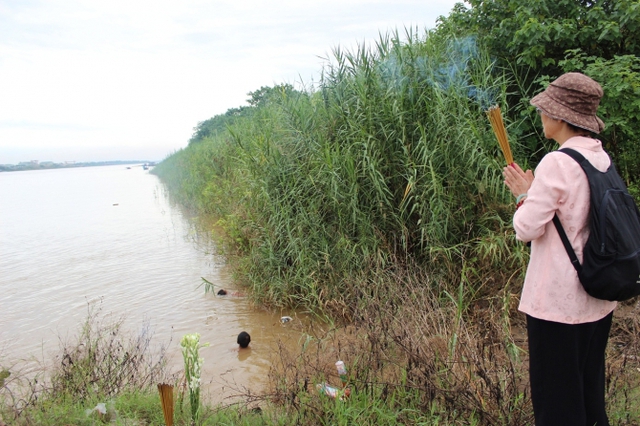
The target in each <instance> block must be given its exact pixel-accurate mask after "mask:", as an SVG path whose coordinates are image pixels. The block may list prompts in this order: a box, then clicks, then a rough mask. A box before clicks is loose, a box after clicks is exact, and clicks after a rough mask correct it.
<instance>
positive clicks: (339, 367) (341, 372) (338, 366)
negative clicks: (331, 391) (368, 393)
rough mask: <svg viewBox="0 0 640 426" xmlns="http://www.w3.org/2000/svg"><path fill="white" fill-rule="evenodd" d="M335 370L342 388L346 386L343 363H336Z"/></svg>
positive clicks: (345, 373)
mask: <svg viewBox="0 0 640 426" xmlns="http://www.w3.org/2000/svg"><path fill="white" fill-rule="evenodd" d="M336 369H337V370H338V376H340V381H341V382H342V387H345V386H346V385H347V368H346V367H345V366H344V362H342V361H338V362H336Z"/></svg>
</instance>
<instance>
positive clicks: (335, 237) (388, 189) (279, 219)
mask: <svg viewBox="0 0 640 426" xmlns="http://www.w3.org/2000/svg"><path fill="white" fill-rule="evenodd" d="M505 87H506V79H505V77H504V76H502V75H501V74H499V73H498V72H496V70H494V69H493V68H492V62H491V60H490V59H489V58H488V57H486V55H484V54H483V53H482V51H481V49H479V48H478V47H477V46H476V45H475V43H474V41H473V40H469V39H465V40H456V39H437V40H434V41H431V40H430V39H429V38H428V37H427V38H424V39H419V37H418V36H417V35H416V34H413V33H407V41H406V42H401V41H400V39H399V36H398V35H397V34H395V35H394V36H393V37H391V36H386V37H382V38H381V39H380V40H379V41H378V43H377V44H376V45H375V48H373V49H367V48H365V47H364V46H361V47H360V48H358V49H357V51H356V52H344V51H341V50H339V49H336V50H335V51H334V60H333V62H331V63H330V64H329V65H328V66H327V67H326V69H325V71H324V73H323V76H322V79H321V81H320V83H319V88H318V89H317V90H314V91H298V92H295V91H294V92H291V91H287V92H284V91H283V92H282V96H276V95H274V94H272V96H273V97H274V98H273V99H271V102H268V103H266V104H265V105H266V106H262V107H260V108H257V109H256V110H255V111H253V113H252V114H251V115H250V116H248V117H246V119H245V120H242V121H240V122H238V121H235V122H234V125H233V126H231V127H230V128H229V132H228V135H224V136H222V137H217V138H212V139H208V140H205V141H204V142H203V143H201V144H198V145H197V146H189V148H187V149H185V150H183V151H181V152H179V153H176V154H175V155H173V156H171V157H169V158H168V159H166V160H165V161H164V162H163V163H162V164H160V166H158V170H157V172H158V173H159V174H160V175H161V176H162V177H163V179H164V180H165V181H166V182H168V184H169V185H171V186H173V187H174V188H175V190H176V191H177V192H178V193H180V194H181V197H185V198H186V199H187V200H188V202H189V203H190V204H191V205H192V206H194V207H196V208H199V209H202V210H204V211H207V212H211V213H214V214H217V215H219V217H220V218H221V224H223V225H224V226H225V228H226V229H227V231H228V232H229V235H231V236H232V239H233V243H234V244H235V245H236V249H238V248H239V249H241V251H242V252H243V253H246V254H247V258H246V262H245V263H244V265H245V267H244V272H245V275H244V276H245V277H246V281H247V284H248V285H249V286H251V287H252V288H253V289H254V290H256V291H255V294H257V295H259V296H260V297H262V299H263V301H265V302H268V303H272V304H276V305H302V306H306V307H310V308H312V309H316V308H318V309H324V308H326V307H327V305H329V304H331V303H332V301H334V300H336V299H339V298H340V295H341V293H342V290H343V289H342V288H341V284H340V283H341V282H342V281H343V280H344V279H345V278H347V277H349V276H350V275H351V274H353V273H354V272H356V271H360V270H361V269H362V268H363V267H365V265H366V266H367V267H370V266H371V265H375V268H385V267H387V266H389V264H390V259H391V258H393V262H397V261H398V260H400V261H402V262H419V263H420V264H423V265H425V267H427V268H430V269H432V270H433V272H434V273H436V274H438V273H445V274H447V275H448V274H450V273H454V275H455V274H459V273H460V272H461V269H460V267H459V265H461V264H462V262H461V261H462V260H464V261H465V262H467V263H471V264H472V267H471V268H468V269H467V271H474V272H477V278H478V279H477V280H476V279H474V280H471V281H472V282H475V281H479V282H486V281H487V280H494V281H495V278H496V275H498V276H501V277H502V276H503V275H504V276H510V275H512V274H513V273H514V272H516V271H518V270H519V268H521V267H522V266H523V262H524V261H525V258H526V254H525V252H524V250H522V248H521V247H519V246H517V245H515V244H514V242H513V239H512V238H511V236H510V235H511V234H510V231H509V226H508V223H509V220H510V214H511V206H510V205H509V201H510V200H509V198H508V195H507V194H506V191H505V190H504V185H503V184H502V176H501V154H500V151H499V147H498V145H497V144H496V142H495V139H494V138H493V135H492V134H491V132H490V130H489V123H488V121H487V119H486V117H485V115H484V112H483V108H485V107H486V105H484V104H485V103H486V102H488V101H495V100H496V99H498V98H504V96H505V93H504V90H505V89H504V88H505ZM276 94H277V92H276ZM489 98H490V99H489ZM514 145H515V147H514V150H515V152H516V155H517V152H518V151H517V142H515V143H514ZM514 253H515V255H514ZM496 267H499V268H500V269H501V270H500V271H497V272H498V273H497V274H496V271H495V268H496ZM503 278H504V277H502V278H501V279H500V280H498V281H499V282H497V284H498V286H501V285H503V284H504V279H503ZM456 281H457V280H456ZM345 313H346V312H345Z"/></svg>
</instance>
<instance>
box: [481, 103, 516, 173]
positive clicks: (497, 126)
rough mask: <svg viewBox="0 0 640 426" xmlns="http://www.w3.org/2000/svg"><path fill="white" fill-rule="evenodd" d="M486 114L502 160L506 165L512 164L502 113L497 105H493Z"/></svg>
mask: <svg viewBox="0 0 640 426" xmlns="http://www.w3.org/2000/svg"><path fill="white" fill-rule="evenodd" d="M486 113H487V116H488V117H489V122H490V123H491V128H492V129H493V133H495V135H496V138H497V139H498V144H499V145H500V149H501V150H502V154H503V155H504V159H505V160H507V164H513V155H511V147H510V146H509V138H508V137H507V129H505V127H504V122H503V121H502V112H501V111H500V107H499V106H498V105H494V106H492V107H491V108H489V109H488V110H487V111H486Z"/></svg>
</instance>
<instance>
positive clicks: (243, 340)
mask: <svg viewBox="0 0 640 426" xmlns="http://www.w3.org/2000/svg"><path fill="white" fill-rule="evenodd" d="M250 342H251V336H249V333H247V332H246V331H243V332H241V333H240V334H238V344H239V345H240V347H241V348H246V347H247V346H249V343H250Z"/></svg>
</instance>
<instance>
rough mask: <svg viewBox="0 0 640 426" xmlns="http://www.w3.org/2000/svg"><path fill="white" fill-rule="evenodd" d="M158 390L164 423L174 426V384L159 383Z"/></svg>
mask: <svg viewBox="0 0 640 426" xmlns="http://www.w3.org/2000/svg"><path fill="white" fill-rule="evenodd" d="M158 392H160V402H161V403H162V413H163V414H164V423H165V424H166V425H167V426H173V386H171V385H168V384H166V383H159V384H158Z"/></svg>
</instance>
